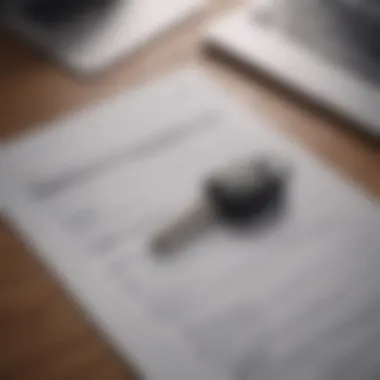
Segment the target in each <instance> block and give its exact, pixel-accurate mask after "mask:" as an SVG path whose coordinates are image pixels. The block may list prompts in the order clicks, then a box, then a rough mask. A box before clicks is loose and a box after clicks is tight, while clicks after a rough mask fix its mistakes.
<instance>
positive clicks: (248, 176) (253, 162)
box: [152, 158, 290, 253]
mask: <svg viewBox="0 0 380 380" xmlns="http://www.w3.org/2000/svg"><path fill="white" fill-rule="evenodd" d="M289 177H290V170H289V168H288V166H287V165H283V163H282V162H280V161H278V160H276V159H275V158H268V159H266V158H258V159H257V158H254V159H249V160H244V161H243V162H241V161H239V162H236V163H235V164H231V165H229V166H228V167H227V168H225V169H224V170H221V171H220V172H218V173H215V174H213V175H212V176H211V178H210V179H208V180H207V181H206V183H205V186H204V194H203V198H202V199H201V200H200V201H199V202H197V203H196V204H195V205H193V206H192V207H190V208H189V209H188V210H187V211H185V212H182V213H180V215H179V216H178V217H176V218H174V219H173V220H172V221H169V223H168V224H167V225H166V226H164V228H163V229H161V230H160V231H158V233H156V234H155V235H154V236H153V239H152V247H153V250H154V251H155V252H160V253H162V252H163V253H168V252H171V251H172V250H173V249H177V248H179V246H181V245H182V244H183V243H184V242H186V241H187V240H189V238H192V237H194V235H195V234H197V233H198V232H199V231H203V230H204V229H205V228H206V227H207V226H209V225H210V224H213V223H216V222H221V223H222V224H226V225H229V226H236V227H243V226H248V225H250V224H252V223H254V222H257V221H258V220H262V217H263V216H266V215H268V213H269V211H274V210H277V209H279V208H281V206H282V205H283V203H284V202H285V195H286V193H287V188H288V182H289Z"/></svg>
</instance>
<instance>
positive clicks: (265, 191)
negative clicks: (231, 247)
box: [205, 158, 290, 224]
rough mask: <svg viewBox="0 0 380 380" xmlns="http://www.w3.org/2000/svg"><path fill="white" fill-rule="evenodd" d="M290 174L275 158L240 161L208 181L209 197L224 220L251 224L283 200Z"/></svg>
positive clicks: (207, 193)
mask: <svg viewBox="0 0 380 380" xmlns="http://www.w3.org/2000/svg"><path fill="white" fill-rule="evenodd" d="M289 174H290V170H289V167H288V166H287V165H284V164H283V163H281V162H278V161H277V160H275V159H266V158H260V159H251V160H247V161H245V162H240V163H239V162H237V163H235V164H232V165H231V166H230V167H228V168H226V169H225V170H223V171H221V172H220V173H217V174H216V175H214V176H212V177H211V178H210V179H209V180H207V181H206V186H205V189H206V197H207V200H208V202H210V204H211V206H212V208H213V209H214V211H215V214H216V216H217V217H218V218H219V219H220V220H221V221H224V222H228V223H234V224H245V223H249V222H251V221H253V220H254V219H256V218H257V217H259V216H261V215H263V213H264V212H266V211H267V210H269V209H272V208H273V207H277V206H278V205H279V204H280V203H281V202H282V201H283V198H284V195H285V193H286V189H287V184H288V182H289Z"/></svg>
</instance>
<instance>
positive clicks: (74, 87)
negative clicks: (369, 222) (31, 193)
mask: <svg viewBox="0 0 380 380" xmlns="http://www.w3.org/2000/svg"><path fill="white" fill-rule="evenodd" d="M237 3H238V1H234V0H214V1H212V2H211V5H210V8H209V10H208V11H207V12H206V13H205V14H204V15H203V16H199V17H196V18H194V19H192V20H190V21H189V22H187V23H185V24H184V25H183V26H181V27H179V28H177V29H176V30H175V31H173V32H172V33H170V34H168V35H166V36H165V38H161V39H160V41H156V42H155V43H153V44H150V45H149V46H148V47H146V48H144V49H142V50H141V51H140V52H139V53H138V54H136V56H134V57H133V58H132V59H129V60H126V61H124V62H122V63H119V64H118V65H117V66H115V67H114V68H113V69H112V70H110V71H109V72H107V73H106V74H104V75H102V76H101V77H98V78H92V79H91V80H89V79H88V80H84V79H81V80H78V79H76V80H75V79H74V78H72V77H70V76H69V75H68V74H67V73H65V72H64V71H62V70H61V69H60V68H59V67H57V66H56V65H55V64H54V63H53V62H50V61H48V60H46V59H44V57H42V56H41V55H40V54H39V53H38V52H37V51H34V50H33V49H32V48H31V47H28V46H26V45H24V44H23V42H22V41H19V40H17V39H15V38H14V37H12V36H9V35H7V34H6V33H2V34H1V37H0V83H1V89H0V120H1V123H0V136H1V138H2V139H10V138H14V137H15V136H17V135H19V134H21V133H25V132H27V131H28V132H29V133H30V132H35V131H37V130H38V129H40V128H41V127H39V125H42V124H43V123H45V122H47V121H49V120H51V119H53V118H55V117H58V116H59V115H61V114H64V113H67V112H73V111H75V110H76V109H79V108H81V107H83V106H84V105H85V104H88V103H91V102H94V101H97V100H99V99H101V98H105V97H107V96H109V95H111V94H113V93H115V92H118V91H121V90H122V89H123V88H125V87H131V86H134V85H137V84H139V83H142V82H144V81H146V80H149V79H151V78H153V77H156V76H158V75H160V74H163V73H165V72H167V71H169V70H171V69H173V68H175V67H177V66H181V65H183V64H185V63H187V62H197V63H198V64H199V65H201V66H203V67H204V69H205V70H206V71H207V72H209V73H210V74H211V75H212V76H215V77H217V78H218V80H220V81H221V82H222V83H223V84H224V85H225V86H226V87H227V88H228V89H229V90H230V91H231V92H232V93H233V94H234V95H235V96H236V97H238V98H239V99H240V100H241V101H242V102H244V103H246V104H247V105H248V106H255V107H259V108H260V109H261V110H262V112H263V113H264V114H266V115H268V116H269V117H271V118H272V119H274V120H275V121H277V122H278V123H277V126H278V129H279V132H280V133H284V134H286V135H288V136H289V137H291V138H294V139H296V140H297V141H299V143H300V144H302V145H304V146H305V147H307V148H308V149H309V150H311V151H313V152H315V154H317V155H318V156H320V157H321V159H323V160H325V161H326V162H327V163H329V164H330V165H333V166H334V167H335V168H336V169H337V170H338V171H341V172H342V174H343V175H345V176H347V177H348V178H349V179H350V180H352V181H355V182H357V183H358V184H359V185H360V186H362V187H363V188H364V189H365V191H368V192H372V193H374V194H380V153H379V150H378V147H377V145H376V144H374V143H370V142H369V141H366V140H364V139H362V138H360V137H359V136H358V135H357V134H356V133H353V132H352V131H350V130H348V129H347V128H345V125H342V123H339V122H338V121H336V120H334V121H333V120H331V119H330V118H326V115H324V114H323V113H322V112H319V111H318V112H317V111H316V110H315V109H312V108H310V107H306V106H304V105H300V104H299V103H297V102H296V101H295V100H294V98H292V97H290V96H286V94H284V93H283V92H279V91H278V89H277V88H275V87H273V86H270V85H268V83H266V82H265V81H262V80H260V78H258V77H257V76H255V75H247V73H245V72H243V71H242V70H239V69H238V68H237V67H236V66H235V67H232V66H231V65H230V64H229V63H228V62H223V61H220V60H215V58H214V57H212V56H211V55H208V54H204V53H203V52H202V48H201V42H200V30H201V26H202V24H203V23H204V22H206V21H207V20H209V19H210V18H212V17H213V16H214V15H216V14H217V13H218V12H219V11H221V10H225V9H227V8H229V7H232V6H234V5H236V4H237ZM136 377H137V375H136V374H135V373H134V371H133V370H132V366H129V365H125V363H123V362H121V361H120V360H118V358H117V356H116V355H115V353H114V352H113V351H112V349H111V348H109V347H108V345H107V344H106V343H105V342H103V341H102V340H101V339H100V338H99V337H98V335H97V334H96V332H95V330H94V329H93V328H92V326H91V325H89V324H88V323H87V322H86V321H85V319H84V318H83V316H82V314H81V312H80V310H77V309H76V308H75V307H74V306H73V305H72V304H71V303H70V302H69V301H68V299H67V298H66V296H65V294H64V292H63V291H62V290H61V289H60V288H59V286H58V285H57V284H56V282H55V281H54V279H52V278H51V277H50V276H49V274H48V273H47V272H46V270H45V269H44V268H43V267H42V266H41V265H40V264H39V263H38V262H37V260H36V259H35V258H34V256H33V255H32V254H31V252H30V251H29V250H28V249H27V248H26V247H25V246H24V245H23V243H22V242H21V241H20V239H19V238H18V237H17V235H16V234H15V233H14V232H13V231H11V229H10V227H9V226H8V225H6V223H5V222H2V223H0V379H2V380H34V379H36V380H75V379H78V380H79V379H80V380H87V379H88V380H97V379H99V380H100V379H107V380H120V379H134V378H136Z"/></svg>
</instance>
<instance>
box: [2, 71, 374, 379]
mask: <svg viewBox="0 0 380 380" xmlns="http://www.w3.org/2000/svg"><path fill="white" fill-rule="evenodd" d="M262 154H265V155H269V156H275V157H277V158H278V159H280V160H283V161H284V162H288V163H289V164H290V165H292V166H293V167H294V174H293V177H292V179H291V184H290V189H289V197H288V199H287V202H286V207H284V211H283V212H282V213H281V216H279V217H278V220H275V221H273V223H269V224H268V225H263V226H260V227H258V226H256V227H253V228H251V229H248V230H245V231H239V230H236V229H229V228H227V227H223V226H217V225H215V226H214V227H212V226H210V228H208V229H207V230H205V231H204V233H203V234H200V235H198V236H196V237H194V239H193V240H191V241H189V242H188V244H186V245H185V246H184V247H183V249H182V250H181V252H174V253H173V256H172V257H170V258H167V259H162V258H161V259H160V258H159V257H157V255H155V253H154V252H152V250H151V247H150V239H151V236H152V234H153V233H154V232H156V231H157V230H158V229H159V228H160V227H162V226H163V225H164V224H165V223H166V222H168V221H170V220H172V218H173V217H175V216H176V215H178V213H179V212H181V210H182V209H183V208H186V207H187V206H188V205H189V204H191V203H192V202H194V201H195V200H196V199H197V198H198V197H200V195H201V185H200V184H201V182H202V180H203V179H204V178H206V177H207V175H208V174H209V173H212V172H213V170H215V169H217V168H219V167H221V166H224V165H225V164H226V163H228V162H230V161H231V160H234V159H238V158H241V157H247V156H252V157H255V156H260V155H262ZM0 173H1V178H0V179H1V182H2V183H3V184H5V186H4V188H2V189H3V190H2V191H3V196H4V198H5V199H6V202H5V204H6V206H5V212H6V216H7V218H8V219H9V221H10V222H11V223H12V224H13V225H14V226H15V228H16V229H18V230H19V232H20V233H21V234H22V236H23V237H24V238H25V239H26V241H27V242H28V243H29V244H30V245H31V246H32V247H33V251H34V252H35V253H36V254H37V255H38V257H39V258H40V260H41V262H42V263H43V264H46V265H47V266H48V267H49V268H50V269H51V271H52V274H53V275H54V276H56V277H57V279H58V280H59V281H60V283H61V284H62V286H64V287H65V288H66V290H67V291H68V292H69V293H70V294H71V295H72V297H73V300H75V301H76V302H77V303H78V305H80V306H81V308H82V309H83V311H84V312H85V313H87V315H88V316H89V317H90V319H91V320H92V321H93V323H94V325H96V326H97V327H98V328H99V330H100V331H101V332H102V333H103V334H104V337H105V338H106V339H107V341H108V342H110V344H112V345H113V346H114V347H115V349H116V350H117V352H118V353H119V354H120V355H121V356H122V357H125V358H128V360H131V361H132V363H134V364H135V366H136V368H137V370H138V371H140V373H141V374H142V375H144V376H145V378H147V379H149V380H194V379H197V380H223V379H225V380H253V379H254V380H305V379H308V380H309V379H311V380H314V379H315V380H321V379H322V380H332V379H334V380H340V379H345V380H347V379H359V378H360V379H374V378H375V377H373V376H374V374H375V373H377V374H378V373H379V370H380V369H379V364H378V363H379V360H378V359H379V354H380V334H379V331H380V329H379V327H380V326H379V324H380V322H379V321H380V318H379V316H380V303H379V302H378V301H379V294H378V293H379V289H380V278H379V276H378V273H379V269H380V256H379V254H380V234H379V232H380V209H379V199H374V198H370V197H369V196H368V195H366V194H365V193H364V192H363V191H361V190H359V189H357V188H355V187H354V186H353V185H351V184H350V183H348V182H346V181H345V180H343V179H342V178H341V177H340V176H339V175H337V174H336V173H335V172H334V171H333V170H331V169H328V168H326V167H324V166H323V165H322V164H321V163H320V162H319V161H318V160H316V158H314V157H312V156H311V155H309V154H308V153H306V152H305V151H304V150H302V149H301V148H299V147H298V146H297V145H296V144H294V143H292V142H289V141H287V140H286V139H285V137H283V136H281V135H277V134H276V133H275V132H274V129H273V127H272V126H271V125H270V123H269V122H268V121H265V120H264V119H262V118H260V117H258V116H256V115H255V114H254V112H248V111H247V110H245V109H244V108H243V107H241V106H239V105H238V104H237V103H236V102H235V101H234V100H233V99H231V97H230V96H229V95H228V94H226V91H225V90H223V89H222V87H219V86H218V85H216V84H214V83H212V81H210V80H209V79H208V78H207V77H205V75H204V74H202V73H201V72H200V71H198V70H197V69H195V68H186V69H183V70H180V71H178V72H176V73H174V74H171V75H169V76H167V77H165V78H163V79H160V80H158V81H156V82H155V83H154V84H151V85H146V86H145V87H143V88H141V89H137V90H133V91H129V92H127V93H126V94H124V95H121V96H119V97H118V98H117V99H115V100H113V101H111V102H108V103H106V104H105V105H104V106H101V105H99V106H96V107H93V108H92V109H89V110H88V111H86V112H83V113H81V114H79V115H74V116H71V117H69V118H68V119H66V120H64V121H61V122H58V123H55V124H54V125H50V126H49V128H48V129H46V131H45V132H43V133H41V134H38V135H35V136H29V137H27V138H24V139H20V140H18V141H15V142H14V143H12V144H9V145H8V146H6V147H5V150H4V154H3V158H2V161H1V166H0ZM376 371H377V372H376ZM371 376H372V377H371Z"/></svg>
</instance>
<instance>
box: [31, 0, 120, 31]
mask: <svg viewBox="0 0 380 380" xmlns="http://www.w3.org/2000/svg"><path fill="white" fill-rule="evenodd" d="M116 1H117V0H27V1H26V2H25V12H26V14H27V15H29V16H30V17H31V18H32V19H34V20H35V21H37V22H39V23H41V24H44V25H47V26H55V25H62V24H66V23H71V22H72V21H75V20H77V19H78V18H80V17H82V16H83V15H86V14H88V13H92V12H93V11H97V12H98V11H102V9H107V8H108V7H109V6H111V5H112V4H114V3H115V2H116Z"/></svg>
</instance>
